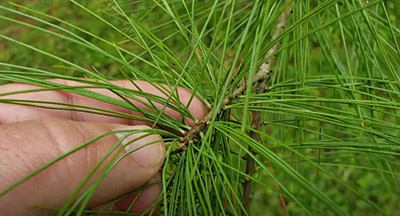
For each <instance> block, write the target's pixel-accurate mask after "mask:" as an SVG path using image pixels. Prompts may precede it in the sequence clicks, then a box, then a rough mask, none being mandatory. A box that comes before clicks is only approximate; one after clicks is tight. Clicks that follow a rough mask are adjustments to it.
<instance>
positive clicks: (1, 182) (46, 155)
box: [0, 119, 165, 215]
mask: <svg viewBox="0 0 400 216" xmlns="http://www.w3.org/2000/svg"><path fill="white" fill-rule="evenodd" d="M148 128H149V127H147V126H129V127H128V126H124V125H118V124H98V123H96V124H93V123H87V122H74V121H70V120H60V119H46V120H33V121H26V122H19V123H12V124H5V125H0V147H1V149H2V150H1V151H0V192H1V191H3V190H5V189H6V188H7V187H8V186H10V185H11V184H13V183H14V182H16V181H18V180H20V179H21V178H23V177H24V176H26V175H28V174H29V173H31V172H32V171H34V170H36V169H37V168H39V167H41V166H42V165H43V164H45V163H46V162H48V161H50V160H51V159H53V158H55V157H57V156H59V155H61V154H63V153H65V152H68V151H69V150H71V149H73V148H75V147H77V146H78V145H80V144H82V143H84V142H86V141H88V140H90V139H92V138H94V137H96V136H98V135H100V134H104V133H106V132H109V131H111V130H121V129H129V130H136V131H137V130H141V132H140V133H136V134H133V135H131V136H129V137H128V138H127V139H128V140H134V139H138V138H140V139H139V140H136V141H135V142H133V143H132V144H131V145H129V146H127V148H129V149H135V148H138V147H140V146H143V145H145V144H149V143H151V142H153V144H151V145H147V146H146V147H144V148H141V149H139V150H137V151H135V152H133V153H131V154H129V155H128V156H127V157H125V158H123V159H122V160H121V161H120V162H119V163H118V164H117V165H116V166H115V167H113V169H112V170H111V172H110V173H108V174H107V175H106V176H105V177H104V179H103V180H102V181H101V183H100V184H99V186H98V188H97V189H96V192H95V193H94V195H93V197H92V198H91V200H90V202H89V204H88V207H93V206H97V205H100V204H102V203H105V202H107V201H110V200H112V199H114V198H116V197H119V196H121V195H123V194H126V193H127V192H129V191H132V190H134V189H136V188H139V187H140V186H142V185H143V184H144V183H146V182H148V181H149V180H150V179H151V178H152V177H153V176H154V175H155V174H156V173H157V171H158V170H159V169H160V167H161V165H162V163H163V160H164V154H165V147H164V144H163V143H162V142H161V141H160V139H161V137H160V136H159V135H154V134H152V135H149V134H147V133H145V132H143V129H148ZM145 135H148V136H145ZM143 136H145V137H143ZM118 137H120V138H121V134H119V135H118ZM118 137H117V135H110V136H105V137H104V138H102V139H100V140H98V141H97V142H95V143H92V144H90V145H88V146H87V147H85V148H83V149H81V150H78V151H77V152H75V153H73V154H71V155H69V156H68V157H65V158H64V159H62V160H60V161H59V162H57V163H55V164H53V165H52V166H50V167H48V168H47V169H45V170H44V171H42V172H40V173H39V174H37V175H36V176H34V177H32V178H31V179H29V180H27V181H26V182H24V183H22V184H21V185H19V186H18V187H16V188H14V189H13V190H11V191H10V192H8V193H6V194H5V195H4V196H3V197H1V199H0V200H1V201H0V212H2V214H4V215H45V214H46V213H47V211H46V212H44V211H43V210H39V209H36V208H32V206H34V205H44V206H52V207H61V206H62V205H63V204H64V203H65V202H66V201H67V200H68V198H70V196H71V194H72V193H73V192H74V190H75V189H76V187H77V186H78V185H79V184H80V183H81V182H82V180H83V179H84V178H85V177H86V176H87V174H88V173H89V171H90V170H91V169H92V168H93V167H94V166H95V164H96V163H97V162H98V161H99V160H100V159H101V158H102V157H103V156H104V155H105V154H106V153H107V152H108V151H110V149H111V148H112V147H113V146H114V145H116V143H117V141H118ZM120 148H122V145H121V146H120ZM118 149H119V148H117V150H118ZM117 150H115V151H114V152H113V153H112V154H111V155H110V156H109V157H108V158H107V160H106V162H105V163H104V164H103V165H101V166H100V168H99V169H98V170H97V171H96V172H95V173H94V175H93V176H92V178H91V179H90V181H89V182H88V184H87V185H86V186H85V188H84V189H83V190H82V192H84V191H85V189H87V188H88V187H89V186H90V185H91V184H92V183H93V182H94V181H95V180H96V179H98V177H99V176H100V175H101V173H102V172H103V171H104V168H105V167H106V165H107V164H108V161H110V160H111V158H112V157H113V156H114V155H115V154H117ZM122 151H123V153H125V149H122ZM81 194H82V193H81Z"/></svg>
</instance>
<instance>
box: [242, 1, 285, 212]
mask: <svg viewBox="0 0 400 216" xmlns="http://www.w3.org/2000/svg"><path fill="white" fill-rule="evenodd" d="M289 3H290V1H289V0H287V1H286V4H289ZM291 11H292V8H291V6H290V5H289V6H288V7H287V8H286V10H285V11H284V12H283V13H282V14H281V15H280V16H279V20H278V23H277V25H276V26H275V30H274V32H273V35H272V38H271V39H272V40H275V39H276V38H277V37H279V35H281V34H282V33H283V31H284V30H285V28H286V24H287V21H288V19H289V16H290V13H291ZM280 44H281V43H276V44H275V45H274V46H273V47H272V48H271V49H269V50H268V52H267V53H266V55H265V57H264V59H265V61H264V62H263V63H262V64H261V66H260V67H259V69H258V71H257V73H256V75H255V80H257V82H256V83H255V85H256V94H262V93H264V92H265V91H268V81H269V80H270V74H271V73H272V69H273V67H274V66H275V63H276V56H274V55H273V53H275V52H276V51H277V50H278V49H279V47H280ZM256 106H262V104H256ZM252 118H253V124H252V128H254V129H259V128H260V127H261V126H262V125H261V124H262V119H261V112H259V111H254V112H252ZM250 137H251V138H252V139H254V140H260V137H259V134H257V133H255V132H253V131H252V132H250ZM260 141H261V140H260ZM248 150H249V152H250V153H251V154H246V156H245V160H246V174H248V175H252V174H253V173H254V172H255V164H254V159H253V156H254V155H256V154H257V152H256V151H255V150H254V149H253V148H252V147H251V146H249V147H248ZM270 169H272V167H271V166H270ZM278 188H279V186H278ZM279 198H280V200H281V203H282V206H283V207H284V209H285V213H286V214H288V213H287V210H286V205H285V203H284V202H282V200H283V197H281V196H280V197H279ZM250 201H251V180H250V179H246V180H245V181H244V182H243V205H244V207H245V208H246V210H247V211H248V212H249V210H250Z"/></svg>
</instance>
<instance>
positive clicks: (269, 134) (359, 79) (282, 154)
mask: <svg viewBox="0 0 400 216" xmlns="http://www.w3.org/2000/svg"><path fill="white" fill-rule="evenodd" d="M15 2H16V3H17V4H22V5H24V7H21V6H17V5H13V4H12V5H10V4H5V3H4V4H3V3H2V4H1V8H0V11H1V12H0V26H1V28H0V50H1V51H0V82H3V83H6V82H25V83H31V84H35V85H40V86H43V87H47V88H53V89H65V90H66V91H70V92H74V93H77V94H81V95H86V96H88V97H92V98H95V99H98V100H101V101H106V102H108V103H111V104H115V105H118V106H121V107H126V108H129V109H133V110H136V111H140V112H142V113H144V114H145V117H144V118H143V119H141V120H148V121H156V122H157V123H159V124H161V125H164V126H167V127H171V128H174V129H176V130H177V131H185V130H188V126H187V125H185V124H184V123H183V122H181V121H176V120H173V119H171V118H168V117H165V116H163V115H162V114H161V111H156V112H154V113H152V112H148V111H145V110H142V109H138V108H136V107H133V106H132V104H130V103H128V102H127V101H126V100H124V99H126V98H133V99H135V98H136V100H138V99H137V97H136V96H146V97H148V98H149V99H151V100H152V101H158V102H161V103H163V104H166V105H165V106H170V107H171V108H174V109H176V110H177V111H179V112H181V113H183V114H185V115H189V114H188V111H187V109H186V108H185V107H184V106H182V105H178V106H176V107H173V106H171V105H167V104H170V103H168V102H169V101H170V100H172V101H177V100H178V99H177V98H176V95H175V94H172V95H170V97H169V98H168V99H162V98H157V97H155V96H152V95H147V94H146V93H143V92H141V91H129V90H127V89H123V88H118V87H117V86H114V85H112V84H111V83H110V82H108V81H109V80H113V79H140V80H146V81H150V82H152V83H154V85H155V86H157V88H160V89H162V87H161V85H158V84H159V83H165V84H168V85H171V86H174V87H177V86H184V87H186V88H188V89H190V90H192V91H193V92H194V94H195V95H196V96H198V97H199V98H201V99H202V100H203V101H204V102H205V104H206V105H207V106H211V107H213V109H215V110H219V111H220V112H214V115H213V117H212V120H211V121H210V123H209V124H208V127H207V129H206V130H205V131H203V133H201V134H200V138H199V139H198V140H196V141H193V142H190V144H189V147H188V149H187V151H184V152H181V153H174V150H175V148H176V146H177V144H178V143H179V137H177V136H176V135H175V134H170V133H166V134H164V138H165V139H166V142H167V148H168V154H167V158H166V161H165V165H164V167H163V170H162V172H163V180H162V184H163V186H164V189H163V194H161V196H160V199H159V203H161V211H162V213H163V214H165V215H247V214H250V215H285V209H284V208H283V207H282V206H281V204H280V200H279V197H278V195H279V194H280V195H282V196H283V197H284V198H285V202H286V206H287V207H286V208H287V211H288V212H289V214H290V215H302V214H306V215H398V214H399V211H400V209H399V205H398V203H400V189H399V175H400V157H399V156H400V145H399V143H400V138H399V137H400V126H399V123H400V115H399V111H400V110H399V109H400V103H399V101H400V97H399V96H400V91H399V90H400V75H399V68H400V48H399V43H400V41H399V35H400V22H399V19H400V18H399V17H398V14H399V12H400V4H399V3H397V2H396V1H380V0H370V1H369V3H366V1H364V0H349V1H337V0H325V1H316V0H315V1H314V0H304V1H293V2H292V3H291V4H292V7H293V13H292V14H291V16H290V19H289V25H288V26H286V29H285V31H284V33H283V34H282V35H281V36H279V37H278V38H277V39H276V40H273V41H272V40H271V35H272V31H273V30H274V27H275V25H276V22H277V19H278V17H279V15H280V14H281V13H282V11H283V10H285V5H283V4H282V3H280V2H278V1H268V0H264V1H248V0H237V1H165V0H154V1H144V0H135V1H118V0H109V1H105V0H104V1H83V2H82V3H81V2H80V1H79V2H78V1H76V2H75V1H70V2H68V1H61V0H60V1H48V2H47V3H39V2H35V1H33V2H30V3H28V2H25V1H15ZM280 42H281V43H282V44H281V47H280V48H279V49H278V51H277V52H276V53H274V54H276V57H277V64H276V66H275V68H274V70H273V72H272V78H271V80H270V82H269V88H270V90H269V91H267V92H265V93H262V94H255V93H254V89H252V88H251V87H249V86H248V89H247V90H246V91H245V93H244V94H243V95H241V96H240V97H239V98H237V99H235V100H234V101H233V103H232V104H231V105H228V106H225V107H222V104H223V100H224V99H225V97H226V95H227V94H228V93H230V92H233V91H234V90H235V88H236V86H237V85H238V84H240V83H243V82H245V81H248V83H251V80H252V77H253V75H254V74H255V73H256V71H257V68H258V67H259V66H260V64H261V63H262V62H263V61H265V59H264V58H263V56H264V55H265V53H266V52H267V51H268V50H269V49H270V48H271V47H272V46H273V45H274V44H276V43H280ZM44 78H64V79H69V80H76V81H81V82H84V83H87V84H90V85H91V86H92V88H107V89H112V90H113V91H114V92H115V93H116V94H117V95H118V96H120V98H121V100H117V99H112V98H108V97H105V96H103V95H99V94H93V92H91V91H90V88H67V87H65V86H62V85H55V84H53V83H50V82H48V81H45V80H44ZM85 78H95V79H96V80H97V81H89V80H87V79H85ZM0 102H3V103H18V104H23V105H30V106H41V107H43V106H44V107H50V108H57V109H75V110H80V111H82V112H93V113H100V114H103V115H110V116H119V117H123V118H137V117H134V116H130V115H126V114H123V113H114V112H110V111H108V110H99V109H96V108H91V107H68V106H67V105H65V104H52V103H49V102H42V103H37V102H34V101H17V100H3V99H1V95H0ZM146 103H147V102H146ZM258 104H262V106H258ZM148 106H149V107H153V106H152V104H151V103H150V102H148ZM222 108H223V109H222ZM251 112H260V113H261V116H262V121H263V124H262V127H261V128H260V129H254V128H252V126H251V125H252V123H251V122H252V117H251ZM152 131H153V132H154V133H155V132H157V133H159V131H157V130H156V129H154V130H152ZM249 131H253V132H255V133H257V134H259V135H260V137H261V140H254V139H252V138H251V137H250V136H249V135H248V132H249ZM87 144H90V143H85V144H83V145H87ZM248 146H251V147H252V148H253V149H255V150H256V152H257V154H256V155H252V157H253V158H254V160H255V162H256V172H255V173H254V174H253V175H252V176H249V175H247V174H246V173H245V172H244V167H245V163H246V161H244V160H243V156H244V155H245V154H246V153H250V152H248V150H247V149H248ZM76 150H78V149H76ZM64 156H67V155H64ZM64 156H60V157H59V158H55V159H54V160H55V161H57V160H59V159H62V157H64ZM115 160H116V161H118V159H115ZM269 163H270V164H271V167H269ZM43 168H46V167H43ZM110 168H112V165H110ZM271 168H272V169H271ZM271 170H272V171H271ZM38 171H40V170H38ZM104 172H105V173H106V172H107V170H105V171H104ZM88 178H90V175H88ZM245 178H250V179H252V183H253V199H252V202H251V210H250V213H248V212H247V211H246V209H245V207H244V206H243V204H242V200H243V197H242V190H243V187H242V182H243V181H244V179H245ZM23 180H25V179H23ZM23 180H22V181H23ZM100 180H101V179H100ZM100 180H99V181H100ZM276 185H278V186H279V189H277V187H276ZM10 189H12V188H10ZM95 189H96V184H94V185H93V187H91V188H90V189H89V190H88V191H87V193H85V194H84V195H82V196H81V197H76V194H77V193H76V194H75V195H71V203H66V205H65V206H64V207H63V209H62V211H63V212H64V213H65V212H68V210H70V212H72V211H73V209H71V208H70V207H71V205H70V204H73V203H72V202H73V201H74V202H76V203H75V204H76V206H78V205H79V202H80V201H81V202H82V203H85V202H87V201H88V199H90V194H92V193H93V192H94V191H93V190H95ZM77 191H79V189H77ZM1 195H2V194H0V196H1ZM74 198H75V199H76V200H74ZM82 203H81V204H82ZM80 207H81V209H80V211H84V207H85V205H81V206H80ZM69 208H70V209H69ZM60 214H61V213H60Z"/></svg>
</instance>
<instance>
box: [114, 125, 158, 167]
mask: <svg viewBox="0 0 400 216" xmlns="http://www.w3.org/2000/svg"><path fill="white" fill-rule="evenodd" d="M144 129H149V127H146V126H125V127H119V128H117V129H114V131H116V130H132V133H129V132H127V133H116V134H115V135H116V136H117V138H118V139H120V140H121V144H122V145H124V146H125V150H126V151H127V152H130V151H133V152H132V153H130V154H129V155H128V156H129V157H131V158H132V159H133V160H134V161H135V162H136V163H137V164H138V165H140V166H142V167H154V166H157V165H159V164H160V163H161V162H162V160H164V154H165V147H164V143H163V142H162V138H161V136H160V135H158V134H151V135H149V134H148V133H147V132H138V131H141V130H144ZM127 134H129V135H128V136H127Z"/></svg>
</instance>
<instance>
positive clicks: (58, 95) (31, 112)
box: [0, 79, 205, 126]
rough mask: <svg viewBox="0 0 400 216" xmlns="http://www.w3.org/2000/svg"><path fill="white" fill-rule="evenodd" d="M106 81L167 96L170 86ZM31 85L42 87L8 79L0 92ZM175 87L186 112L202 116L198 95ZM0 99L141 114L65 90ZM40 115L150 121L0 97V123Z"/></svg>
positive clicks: (107, 93)
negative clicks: (28, 103)
mask: <svg viewBox="0 0 400 216" xmlns="http://www.w3.org/2000/svg"><path fill="white" fill-rule="evenodd" d="M51 82H54V83H57V84H61V85H65V86H71V87H72V86H83V85H87V84H83V83H80V82H76V81H70V80H62V79H54V80H51ZM110 82H111V83H112V84H114V85H116V86H118V87H122V88H127V89H132V90H140V91H143V92H146V93H149V94H152V95H155V96H159V97H161V98H164V99H167V98H168V96H169V95H168V93H170V92H168V89H171V88H170V87H168V86H166V85H163V86H164V87H166V88H165V89H167V93H166V92H162V91H161V90H160V89H159V88H156V87H155V86H154V85H152V84H150V83H148V82H145V81H129V80H120V81H110ZM132 82H133V83H132ZM35 89H43V87H40V86H36V85H31V84H23V83H11V84H6V85H2V86H0V94H2V93H7V92H16V91H24V90H35ZM90 91H92V92H96V93H99V94H102V95H104V96H108V97H111V98H115V99H119V100H122V98H121V97H120V96H118V95H117V94H115V93H114V92H112V91H110V90H109V89H104V88H93V89H90ZM176 91H177V96H178V98H179V102H180V103H182V104H183V105H184V106H186V107H187V108H188V110H189V112H190V113H191V114H192V115H193V117H194V118H195V119H202V118H203V117H204V115H205V108H204V105H203V103H202V101H201V100H200V99H199V98H198V97H195V96H194V97H193V96H192V93H191V92H190V91H189V90H187V89H185V88H183V87H177V89H176ZM0 99H16V100H31V101H47V102H55V103H64V104H71V105H78V106H88V107H96V108H99V109H104V110H111V111H116V112H122V113H127V114H132V115H135V116H141V117H143V114H141V113H139V112H136V111H132V110H131V109H127V108H124V107H120V106H117V105H114V104H110V103H107V102H104V101H99V100H96V99H93V98H89V97H86V96H82V95H78V94H75V93H71V92H68V91H65V90H51V91H35V92H29V93H23V94H22V93H21V94H11V95H6V96H2V97H0ZM142 99H143V98H142ZM129 101H130V102H131V103H132V104H133V105H134V106H137V107H138V108H141V109H145V110H147V111H149V112H156V111H155V110H153V109H152V108H151V107H150V106H148V105H146V104H145V103H143V101H140V100H133V99H129ZM144 101H145V100H144ZM152 104H154V106H155V108H156V109H163V108H164V107H165V105H164V104H161V103H159V102H153V103H152ZM164 113H167V114H169V115H171V116H172V117H173V118H175V119H177V120H179V119H180V118H181V117H182V114H181V112H178V111H176V110H174V109H171V108H170V107H165V109H164ZM42 118H63V119H70V120H75V121H87V122H109V123H118V124H127V125H138V124H147V125H149V124H150V125H151V123H149V122H147V123H145V122H143V121H139V120H135V119H127V118H117V117H110V116H105V115H98V114H93V113H87V112H79V111H73V110H62V109H45V108H38V107H32V106H20V105H15V104H8V103H1V101H0V124H5V123H11V122H17V121H26V120H32V119H42ZM184 118H185V120H186V122H187V123H188V124H189V125H190V126H193V125H194V124H195V123H194V121H193V120H192V119H191V118H189V117H188V116H185V117H184Z"/></svg>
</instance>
